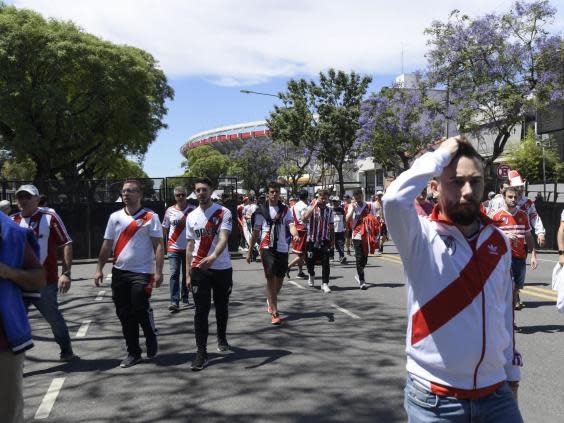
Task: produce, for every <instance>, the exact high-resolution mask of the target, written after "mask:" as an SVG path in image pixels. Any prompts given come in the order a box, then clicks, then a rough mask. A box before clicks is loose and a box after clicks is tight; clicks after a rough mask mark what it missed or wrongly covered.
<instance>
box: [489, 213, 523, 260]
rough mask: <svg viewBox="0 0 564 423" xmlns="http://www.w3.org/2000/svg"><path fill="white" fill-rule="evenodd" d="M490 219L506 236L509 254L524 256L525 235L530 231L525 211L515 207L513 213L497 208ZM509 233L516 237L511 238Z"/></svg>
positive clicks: (518, 256) (517, 256)
mask: <svg viewBox="0 0 564 423" xmlns="http://www.w3.org/2000/svg"><path fill="white" fill-rule="evenodd" d="M492 219H493V221H494V222H495V225H496V226H497V227H498V228H500V229H501V230H502V231H503V233H504V234H505V235H507V236H508V238H509V243H510V244H511V256H512V257H516V258H521V259H524V258H526V257H527V251H526V249H525V235H526V234H527V232H530V231H531V226H530V224H529V217H528V216H527V213H525V212H524V211H522V210H519V209H516V210H515V213H514V214H512V213H510V212H508V211H507V210H498V211H497V212H496V214H494V215H493V218H492ZM510 235H516V236H517V238H516V239H515V238H512V237H511V236H510Z"/></svg>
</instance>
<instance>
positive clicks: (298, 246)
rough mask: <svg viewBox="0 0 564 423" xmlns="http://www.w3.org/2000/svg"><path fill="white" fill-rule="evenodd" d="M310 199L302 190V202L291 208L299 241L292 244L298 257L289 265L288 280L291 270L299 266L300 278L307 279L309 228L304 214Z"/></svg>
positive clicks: (300, 195) (299, 195)
mask: <svg viewBox="0 0 564 423" xmlns="http://www.w3.org/2000/svg"><path fill="white" fill-rule="evenodd" d="M308 197H309V193H308V192H307V190H305V189H303V190H301V191H300V192H299V193H298V198H299V200H300V201H298V202H297V203H296V204H294V205H293V206H292V208H291V211H292V217H293V219H294V226H295V228H296V230H297V231H298V240H297V241H293V242H292V252H293V253H294V254H296V256H297V257H296V258H294V259H293V260H292V261H291V262H290V263H289V264H288V270H287V271H286V276H287V277H288V279H289V278H290V269H291V268H292V267H294V266H298V274H297V277H298V278H300V279H305V278H307V276H306V274H305V273H304V271H303V265H304V258H305V253H306V251H305V249H306V238H307V226H306V224H305V222H304V220H303V214H304V212H305V210H306V209H307V199H308Z"/></svg>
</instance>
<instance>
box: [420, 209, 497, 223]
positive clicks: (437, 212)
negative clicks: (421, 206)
mask: <svg viewBox="0 0 564 423" xmlns="http://www.w3.org/2000/svg"><path fill="white" fill-rule="evenodd" d="M429 217H430V219H431V221H433V222H440V223H444V224H446V225H453V226H454V222H453V221H452V220H451V219H450V218H448V217H447V216H446V215H445V214H444V213H443V212H442V210H441V206H439V205H438V204H437V205H436V206H435V207H433V211H432V213H431V216H429ZM478 217H479V219H480V223H481V224H482V226H488V225H490V224H492V223H494V222H493V220H491V219H490V218H489V217H488V216H487V215H486V214H484V213H482V212H480V214H479V215H478Z"/></svg>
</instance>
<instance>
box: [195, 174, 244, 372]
mask: <svg viewBox="0 0 564 423" xmlns="http://www.w3.org/2000/svg"><path fill="white" fill-rule="evenodd" d="M194 185H195V189H194V191H195V192H196V196H197V197H198V202H199V204H200V205H199V207H198V208H197V209H195V210H194V211H193V212H192V213H190V214H189V215H188V218H187V219H186V238H187V239H188V244H187V246H186V267H187V269H188V275H187V277H186V283H187V284H188V286H190V287H191V289H192V296H193V298H194V304H195V305H196V313H195V315H194V334H195V335H196V346H197V348H198V350H197V352H196V357H195V358H194V360H193V361H192V366H191V368H192V370H193V371H199V370H202V369H203V368H204V367H205V365H206V363H207V361H208V352H207V343H208V331H209V327H208V315H209V313H210V308H211V298H212V291H213V303H214V306H215V319H216V323H217V350H218V351H227V350H228V349H229V344H228V343H227V336H226V334H227V318H228V315H229V296H230V295H231V289H232V288H233V268H232V266H231V257H230V256H229V252H228V251H227V249H226V248H225V247H226V246H227V241H228V239H229V234H230V233H231V231H232V229H233V220H232V217H231V212H230V211H229V209H227V208H225V207H223V206H221V205H219V204H216V203H214V202H212V200H211V195H212V192H213V184H212V182H211V180H210V179H208V178H196V180H195V182H194Z"/></svg>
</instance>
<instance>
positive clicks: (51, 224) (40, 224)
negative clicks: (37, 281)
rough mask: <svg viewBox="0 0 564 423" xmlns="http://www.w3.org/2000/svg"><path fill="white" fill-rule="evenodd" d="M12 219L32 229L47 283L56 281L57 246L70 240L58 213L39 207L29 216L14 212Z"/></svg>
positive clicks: (57, 276) (57, 275)
mask: <svg viewBox="0 0 564 423" xmlns="http://www.w3.org/2000/svg"><path fill="white" fill-rule="evenodd" d="M12 219H13V220H14V222H16V223H17V224H18V225H20V226H21V227H24V228H29V229H31V230H32V231H33V233H34V234H35V237H36V238H37V243H38V244H39V262H40V263H41V264H42V265H43V267H44V268H45V274H46V277H47V283H48V284H54V283H57V282H58V281H59V274H58V266H57V247H61V246H63V245H67V244H70V243H71V242H72V240H71V238H70V237H69V234H68V233H67V229H66V228H65V225H64V224H63V221H62V220H61V218H60V217H59V215H58V214H57V213H56V212H55V210H53V209H49V208H46V207H45V208H43V207H40V208H38V209H37V210H35V211H34V212H33V214H32V215H31V216H29V217H23V216H22V214H21V213H16V214H14V215H12Z"/></svg>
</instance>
